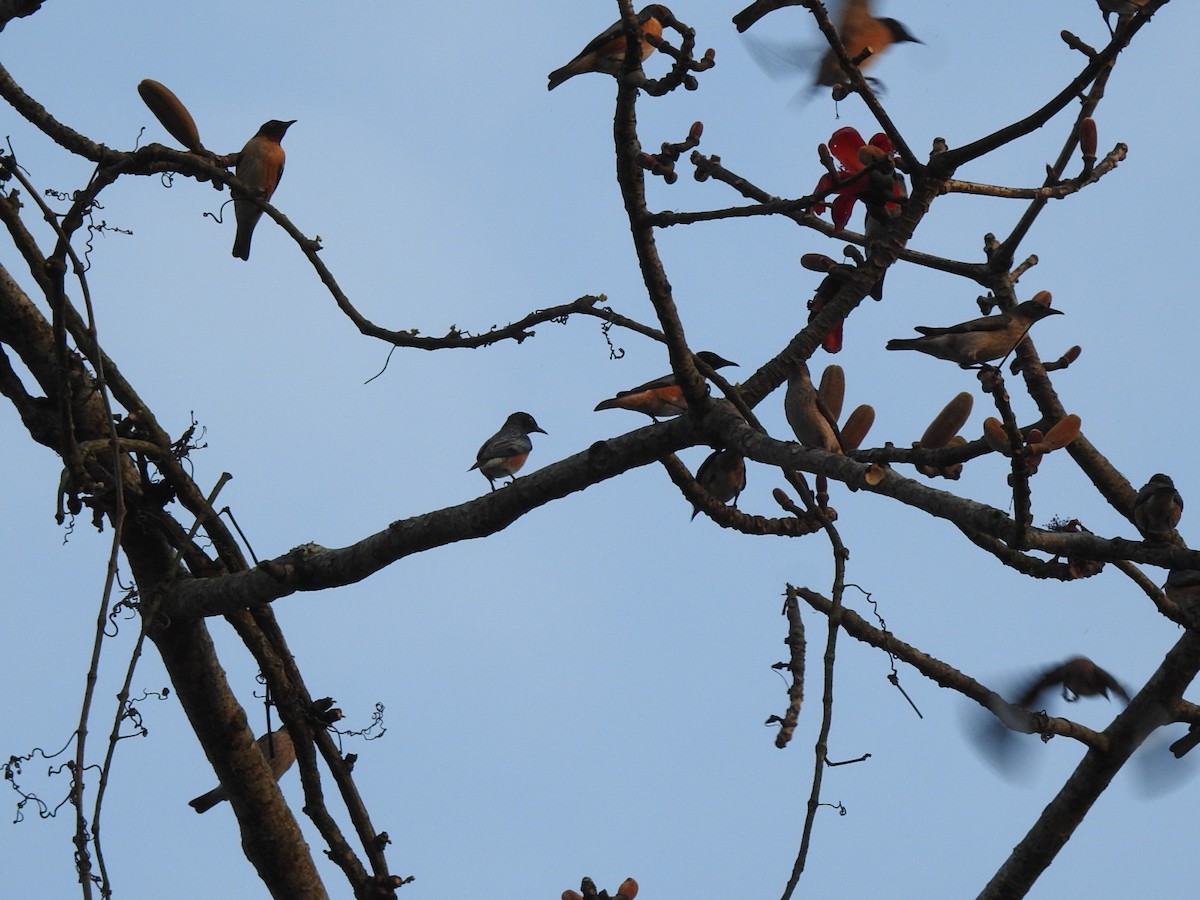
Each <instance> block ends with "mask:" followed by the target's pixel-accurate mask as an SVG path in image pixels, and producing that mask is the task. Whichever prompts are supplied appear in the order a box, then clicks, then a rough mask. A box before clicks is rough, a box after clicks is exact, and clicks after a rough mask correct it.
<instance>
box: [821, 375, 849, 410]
mask: <svg viewBox="0 0 1200 900" xmlns="http://www.w3.org/2000/svg"><path fill="white" fill-rule="evenodd" d="M817 396H819V397H820V398H821V402H822V403H824V404H825V408H826V409H827V410H829V414H830V415H831V416H833V421H835V422H836V421H837V420H838V419H840V418H841V417H842V402H843V401H844V400H845V397H846V373H845V372H843V371H842V367H841V366H826V367H825V371H824V372H822V373H821V386H820V387H819V388H817Z"/></svg>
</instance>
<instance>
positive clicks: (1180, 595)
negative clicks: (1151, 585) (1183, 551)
mask: <svg viewBox="0 0 1200 900" xmlns="http://www.w3.org/2000/svg"><path fill="white" fill-rule="evenodd" d="M1163 593H1165V594H1166V595H1167V599H1168V600H1170V601H1171V602H1172V603H1174V604H1175V605H1176V606H1178V607H1179V608H1180V609H1182V610H1184V611H1185V612H1189V613H1194V614H1200V571H1197V570H1196V569H1172V570H1171V571H1170V572H1169V573H1167V583H1166V584H1164V585H1163Z"/></svg>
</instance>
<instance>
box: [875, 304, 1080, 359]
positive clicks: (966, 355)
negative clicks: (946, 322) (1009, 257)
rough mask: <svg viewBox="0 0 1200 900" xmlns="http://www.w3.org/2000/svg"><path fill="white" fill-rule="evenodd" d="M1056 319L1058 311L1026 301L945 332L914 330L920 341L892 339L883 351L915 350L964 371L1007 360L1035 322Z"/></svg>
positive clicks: (929, 328)
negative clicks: (1002, 358) (946, 361)
mask: <svg viewBox="0 0 1200 900" xmlns="http://www.w3.org/2000/svg"><path fill="white" fill-rule="evenodd" d="M1057 315H1062V310H1060V309H1052V308H1051V307H1049V306H1045V305H1043V304H1041V303H1039V302H1038V301H1037V300H1026V301H1025V302H1024V303H1019V304H1018V305H1017V306H1015V307H1013V308H1012V309H1011V310H1009V311H1008V312H1003V313H1000V314H999V315H995V316H983V317H982V318H979V319H971V320H970V321H969V322H961V323H959V324H958V325H950V326H948V327H946V328H931V327H927V326H923V325H918V326H917V327H916V329H915V330H917V331H919V332H921V334H922V335H923V336H922V337H918V338H895V339H893V340H890V341H888V342H887V349H889V350H918V351H920V352H921V353H928V354H929V355H930V356H936V357H937V358H938V359H947V360H949V361H950V362H956V363H958V364H959V365H960V366H962V367H963V368H964V369H968V368H971V367H972V366H976V365H979V364H981V363H985V362H988V361H989V360H993V359H1000V358H1001V357H1003V356H1007V355H1008V353H1009V351H1010V350H1012V349H1013V347H1015V346H1017V344H1019V343H1020V342H1021V339H1022V338H1024V337H1025V332H1027V331H1029V329H1030V328H1031V327H1033V325H1034V323H1035V322H1038V321H1040V320H1042V319H1044V318H1046V316H1057Z"/></svg>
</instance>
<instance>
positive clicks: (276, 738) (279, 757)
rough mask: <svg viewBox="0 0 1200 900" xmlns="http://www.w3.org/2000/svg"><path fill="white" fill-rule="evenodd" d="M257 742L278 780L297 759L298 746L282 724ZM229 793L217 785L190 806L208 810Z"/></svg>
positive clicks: (225, 798) (190, 803)
mask: <svg viewBox="0 0 1200 900" xmlns="http://www.w3.org/2000/svg"><path fill="white" fill-rule="evenodd" d="M256 743H257V744H258V749H259V750H261V751H262V754H263V756H265V757H266V758H267V764H268V765H270V767H271V774H272V775H274V776H275V780H276V781H278V780H279V779H280V778H281V777H282V776H283V773H284V772H286V771H287V770H288V769H290V768H291V767H292V763H294V762H295V761H296V747H295V745H294V744H292V736H291V735H290V734H288V730H287V728H286V727H284V726H280V727H279V728H277V729H276V730H275V731H269V732H267V733H266V734H264V735H263V736H262V737H260V738H259V739H258V740H257V741H256ZM228 799H229V794H228V793H226V791H225V788H224V786H222V785H217V786H216V787H215V788H213V789H212V790H211V791H209V792H208V793H205V794H201V795H200V796H199V797H197V798H196V799H195V800H189V801H188V806H190V807H191V808H192V809H194V810H196V812H198V813H202V812H208V811H209V810H210V809H212V808H213V807H214V806H216V805H217V804H218V803H220V802H221V801H222V800H228Z"/></svg>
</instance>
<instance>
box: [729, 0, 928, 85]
mask: <svg viewBox="0 0 1200 900" xmlns="http://www.w3.org/2000/svg"><path fill="white" fill-rule="evenodd" d="M799 5H801V0H756V2H754V3H752V4H750V5H749V6H748V7H746V8H745V9H743V10H742V11H741V12H740V13H738V14H737V15H736V16H734V17H733V23H734V24H735V25H736V26H737V30H738V31H745V30H746V29H748V28H749V27H750V26H751V25H753V24H754V23H755V22H757V21H758V20H759V19H761V18H762V17H763V16H765V15H766V14H767V13H769V12H773V11H774V10H777V9H782V8H783V7H785V6H799ZM839 11H840V14H839V15H838V16H837V18H836V21H835V22H834V24H835V26H836V27H837V33H838V37H839V38H841V41H842V46H844V47H845V48H846V53H847V55H848V56H849V57H850V58H851V59H857V58H858V57H859V56H860V55H861V54H862V53H863V52H864V51H865V50H867V49H868V48H870V50H871V54H870V55H869V56H867V57H866V59H864V60H863V61H862V62H860V63H859V67H860V68H863V69H865V68H867V66H869V65H871V64H873V63H874V62H875V60H877V59H879V57H880V56H882V55H883V51H884V50H886V49H887V48H888V47H890V46H891V45H892V44H903V43H913V44H921V43H924V42H923V41H922V40H920V38H917V37H915V36H914V35H913V34H912V33H911V32H910V31H909V30H908V28H906V27H905V26H904V24H903V23H902V22H897V21H896V20H895V19H888V18H876V17H875V16H873V15H872V14H871V0H845V2H843V3H842V4H841V5H840V7H839ZM751 50H752V51H754V53H755V55H756V56H758V58H759V61H760V62H761V63H762V64H763V66H764V68H766V69H767V70H768V71H778V72H782V71H786V70H794V69H796V68H799V67H801V66H804V67H807V65H808V61H809V60H810V59H811V56H810V54H809V53H808V52H806V49H805V48H803V47H797V46H795V45H794V44H774V45H772V44H769V43H761V44H758V45H757V46H756V45H754V44H751ZM847 80H848V78H847V75H846V73H845V71H844V70H843V69H842V66H841V63H839V62H838V58H837V54H836V53H834V52H833V48H832V47H831V48H829V49H828V50H827V51H826V52H825V54H824V55H823V56H822V57H821V62H820V64H819V65H818V66H817V73H816V76H815V77H814V79H813V86H814V87H820V86H830V85H835V84H839V83H842V82H845V81H847Z"/></svg>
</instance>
